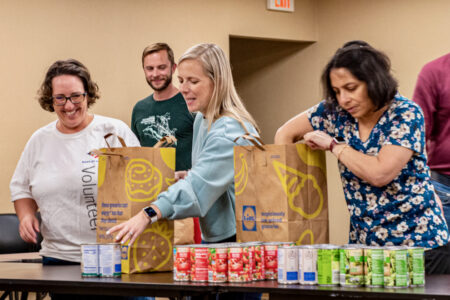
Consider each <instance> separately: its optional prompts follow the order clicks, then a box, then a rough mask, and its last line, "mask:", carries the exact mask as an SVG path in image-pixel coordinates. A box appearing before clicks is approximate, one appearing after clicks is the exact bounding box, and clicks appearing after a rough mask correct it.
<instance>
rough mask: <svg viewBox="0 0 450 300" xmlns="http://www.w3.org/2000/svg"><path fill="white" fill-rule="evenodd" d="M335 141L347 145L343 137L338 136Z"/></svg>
mask: <svg viewBox="0 0 450 300" xmlns="http://www.w3.org/2000/svg"><path fill="white" fill-rule="evenodd" d="M335 139H336V141H337V142H338V143H345V139H344V138H343V137H342V136H337V137H335Z"/></svg>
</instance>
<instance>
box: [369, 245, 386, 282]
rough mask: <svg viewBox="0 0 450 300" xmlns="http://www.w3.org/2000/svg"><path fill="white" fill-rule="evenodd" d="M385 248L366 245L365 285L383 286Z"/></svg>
mask: <svg viewBox="0 0 450 300" xmlns="http://www.w3.org/2000/svg"><path fill="white" fill-rule="evenodd" d="M383 264H384V250H383V248H381V247H370V246H366V247H364V285H365V286H367V287H382V286H383V285H384V268H383Z"/></svg>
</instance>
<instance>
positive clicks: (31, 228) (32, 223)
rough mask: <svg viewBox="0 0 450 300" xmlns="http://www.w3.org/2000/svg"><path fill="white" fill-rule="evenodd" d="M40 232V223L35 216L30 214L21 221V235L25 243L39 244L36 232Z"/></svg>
mask: <svg viewBox="0 0 450 300" xmlns="http://www.w3.org/2000/svg"><path fill="white" fill-rule="evenodd" d="M39 231H40V230H39V221H38V219H37V218H36V216H35V215H33V214H28V215H26V216H24V217H23V218H22V219H21V220H20V224H19V234H20V237H21V238H22V240H24V241H25V242H27V243H34V244H37V234H36V232H39Z"/></svg>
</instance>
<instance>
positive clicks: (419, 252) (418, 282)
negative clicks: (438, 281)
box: [407, 247, 425, 286]
mask: <svg viewBox="0 0 450 300" xmlns="http://www.w3.org/2000/svg"><path fill="white" fill-rule="evenodd" d="M407 251H408V252H407V253H408V272H409V279H410V286H424V285H425V258H424V255H425V251H424V249H423V248H420V247H409V248H408V250H407Z"/></svg>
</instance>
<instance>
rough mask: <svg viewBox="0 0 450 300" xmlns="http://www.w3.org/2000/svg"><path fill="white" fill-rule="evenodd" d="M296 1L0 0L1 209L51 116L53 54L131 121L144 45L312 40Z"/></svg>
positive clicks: (101, 106) (306, 11) (107, 111)
mask: <svg viewBox="0 0 450 300" xmlns="http://www.w3.org/2000/svg"><path fill="white" fill-rule="evenodd" d="M295 5H296V12H295V13H293V14H292V13H280V12H273V11H268V10H266V1H265V0H246V1H239V0H227V1H219V0H210V1H204V0H203V1H202V0H189V1H176V0H133V1H121V0H77V1H58V0H41V1H25V0H17V1H16V0H0V44H1V45H2V46H1V48H0V54H1V55H0V65H1V66H2V68H1V69H0V82H1V83H2V84H1V88H0V99H1V101H2V103H3V111H2V113H1V118H0V128H2V131H1V132H0V140H1V141H2V142H1V144H0V145H1V146H0V153H1V154H2V158H3V170H2V172H1V174H0V212H12V211H13V205H12V203H11V202H10V201H9V198H10V196H9V181H10V178H11V176H12V174H13V172H14V169H15V166H16V164H17V161H18V159H19V157H20V154H21V152H22V150H23V148H24V146H25V143H26V142H27V140H28V139H29V137H30V136H31V134H32V133H33V132H34V131H35V130H36V129H38V128H39V127H41V126H43V125H45V124H47V123H49V122H51V121H52V120H55V119H56V116H55V115H54V114H51V113H49V112H46V111H43V110H42V109H41V108H40V106H39V104H38V103H37V101H36V91H37V90H38V88H39V86H40V84H41V82H42V80H43V78H44V75H45V72H46V70H47V68H48V67H49V66H50V64H52V63H53V62H54V61H55V60H57V59H66V58H69V57H73V58H77V59H79V60H80V61H82V62H83V63H84V64H85V65H86V66H87V67H88V68H89V69H90V71H91V74H92V77H93V79H94V80H95V81H97V83H98V85H99V87H100V90H101V93H102V98H101V99H100V100H99V101H98V103H97V104H96V105H95V106H93V107H92V112H94V113H98V114H102V115H107V116H111V117H115V118H119V119H122V120H123V121H125V122H127V123H128V124H129V121H130V115H131V110H132V107H133V105H134V103H135V102H136V101H137V100H139V99H142V98H144V97H146V96H147V95H148V94H149V93H150V92H151V90H150V88H149V87H148V85H147V83H146V82H145V79H144V76H143V72H142V67H141V62H140V56H141V53H142V50H143V48H144V47H145V46H146V45H148V44H149V43H153V42H157V41H166V42H168V43H169V44H170V45H171V46H172V47H173V49H174V52H175V55H176V57H179V56H180V55H181V54H182V52H183V51H184V50H186V49H187V48H188V47H190V46H192V45H194V44H196V43H199V42H213V43H217V44H219V45H220V46H221V47H222V48H223V49H224V50H225V51H226V52H228V49H229V35H230V34H232V35H236V36H241V35H242V36H255V37H259V38H282V39H286V40H315V38H316V36H317V32H316V21H315V6H316V4H315V2H314V1H312V0H297V1H296V3H295ZM175 81H176V80H175Z"/></svg>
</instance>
